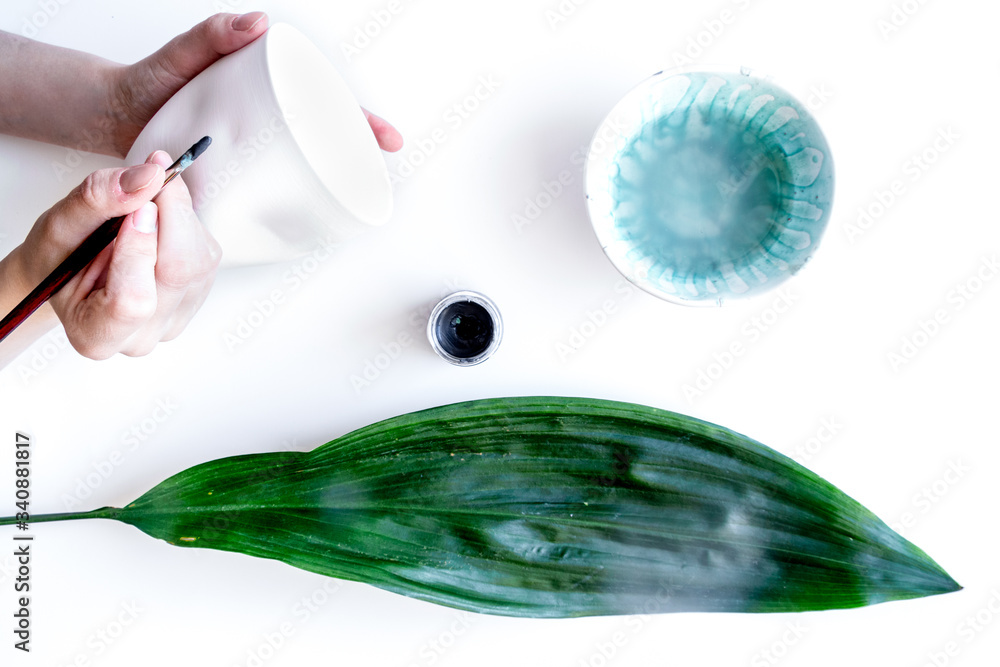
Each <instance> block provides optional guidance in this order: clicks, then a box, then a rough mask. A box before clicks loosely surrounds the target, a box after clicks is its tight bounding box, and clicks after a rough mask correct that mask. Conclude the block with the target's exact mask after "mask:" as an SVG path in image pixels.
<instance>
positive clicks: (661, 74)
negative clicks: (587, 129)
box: [583, 63, 835, 307]
mask: <svg viewBox="0 0 1000 667" xmlns="http://www.w3.org/2000/svg"><path fill="white" fill-rule="evenodd" d="M694 73H698V74H716V73H717V74H729V75H737V76H745V77H747V79H753V80H755V81H758V82H763V83H766V84H767V85H768V86H770V87H772V88H775V89H777V90H779V91H780V92H782V93H783V94H784V95H785V96H786V97H787V99H790V100H794V101H795V102H796V103H797V104H798V105H799V107H800V108H801V109H802V110H803V111H804V112H805V113H806V114H807V115H806V116H805V120H806V121H807V122H808V123H809V124H810V126H811V129H812V130H814V131H815V132H816V134H817V135H818V136H819V138H820V139H821V140H822V144H823V146H824V147H825V148H826V149H827V151H826V154H825V159H826V160H830V163H831V171H832V170H833V167H832V159H831V157H830V151H829V142H828V141H827V139H826V135H825V134H824V133H823V130H822V127H821V126H820V124H819V122H818V121H817V120H816V118H815V116H813V115H812V113H811V111H810V110H809V109H808V108H807V107H806V106H805V105H804V104H803V103H802V102H801V101H800V100H799V98H798V97H796V96H795V95H793V94H792V93H790V92H789V91H788V90H787V89H786V88H784V87H783V86H781V85H780V84H778V83H776V82H775V81H774V79H773V77H772V76H771V75H770V74H767V73H764V72H761V71H759V70H757V69H755V68H751V67H748V66H746V65H732V64H716V63H690V64H685V65H680V66H675V67H669V68H664V69H661V70H659V71H657V72H656V73H655V74H652V75H650V76H648V77H646V78H645V79H643V80H641V81H639V82H638V83H637V84H636V85H634V86H632V87H631V88H630V89H629V90H628V91H627V92H626V93H625V94H624V95H623V96H622V97H621V98H620V99H619V100H618V101H617V102H616V103H615V105H614V106H613V107H612V108H611V110H610V111H609V112H608V113H607V114H606V115H605V116H604V118H603V119H602V120H601V122H600V124H598V126H597V129H596V130H595V131H594V134H593V136H592V138H591V140H590V143H589V144H588V147H587V154H586V159H585V160H584V167H583V189H584V199H585V200H586V207H587V214H588V217H589V218H590V224H591V228H592V229H593V230H594V233H595V235H596V236H597V239H598V242H599V243H600V245H601V251H602V252H604V254H605V256H606V257H607V258H608V259H609V260H610V261H611V263H612V264H613V265H614V267H615V269H616V270H617V271H618V272H619V273H620V274H621V275H622V276H624V277H625V278H626V279H627V280H628V281H629V282H630V283H631V284H633V285H635V286H636V287H637V288H639V289H640V290H642V291H643V292H646V293H647V294H651V295H653V296H655V297H657V298H659V299H662V300H664V301H667V302H669V303H674V304H678V305H683V306H692V307H718V306H722V305H723V303H724V302H728V301H745V300H747V299H752V298H754V297H757V296H761V295H763V294H766V293H767V292H770V291H771V290H772V289H774V288H776V287H778V286H779V285H780V284H781V283H783V282H784V281H785V280H787V279H788V278H790V277H791V276H792V275H794V274H795V273H797V272H798V271H799V270H801V268H802V267H804V266H805V264H806V263H808V261H809V260H810V259H811V257H812V256H813V254H815V252H816V249H817V247H818V245H819V243H820V240H821V237H822V236H823V234H822V233H821V234H820V235H819V237H818V238H817V239H816V241H815V242H813V243H812V244H811V245H810V247H809V248H807V249H806V251H805V252H804V253H803V260H802V263H801V265H800V266H799V267H798V268H796V270H795V271H790V272H787V273H786V274H785V275H783V276H781V277H779V278H776V279H772V280H769V281H768V283H767V287H765V288H763V289H757V290H753V289H751V290H749V291H748V292H747V293H730V294H727V295H724V296H718V297H714V298H712V297H701V298H699V297H690V298H685V297H684V296H682V295H679V294H675V293H670V292H667V291H665V290H662V289H660V288H658V287H656V286H655V285H653V284H651V283H650V282H649V281H648V280H647V277H648V275H647V270H646V269H645V267H640V266H637V265H636V264H635V263H633V262H630V261H629V260H627V259H626V258H625V257H621V256H616V254H614V253H613V251H612V250H610V249H609V246H611V245H612V239H611V238H610V237H609V236H608V235H609V233H610V230H609V228H608V225H607V223H606V222H605V221H604V219H605V218H606V217H607V216H605V215H604V213H603V212H600V211H596V210H595V204H594V199H593V197H592V196H591V188H592V187H593V182H592V178H593V176H592V171H593V170H594V169H596V161H597V159H598V158H599V157H601V156H603V155H604V154H605V151H606V150H607V149H606V148H602V150H600V151H598V150H596V146H597V145H598V143H599V142H602V143H605V144H606V143H607V142H606V140H605V139H604V138H603V135H605V134H606V132H607V129H608V128H609V127H611V128H612V129H613V128H614V126H615V124H616V121H617V119H618V116H619V115H620V114H621V113H622V109H624V108H627V107H629V106H630V105H632V104H634V102H635V98H636V97H638V96H639V95H640V94H641V93H642V92H644V91H645V90H646V89H647V88H649V87H650V86H652V85H653V84H654V83H655V82H657V81H662V80H666V79H669V78H672V77H675V76H683V75H685V74H694ZM628 136H632V134H629V135H628ZM833 176H834V174H832V173H831V190H830V198H829V201H828V202H827V206H826V209H825V211H824V216H823V218H822V219H821V224H820V230H821V232H823V231H825V228H826V226H827V224H828V222H829V219H830V216H831V210H832V205H833V191H834V190H833V186H834V183H835V181H834V179H833ZM602 224H603V226H602Z"/></svg>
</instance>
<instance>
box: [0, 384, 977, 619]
mask: <svg viewBox="0 0 1000 667" xmlns="http://www.w3.org/2000/svg"><path fill="white" fill-rule="evenodd" d="M71 518H109V519H117V520H118V521H123V522H125V523H128V524H131V525H133V526H135V527H137V528H139V529H140V530H142V531H143V532H145V533H148V534H149V535H152V536H153V537H156V538H159V539H162V540H166V541H167V542H169V543H171V544H175V545H177V546H185V547H200V548H210V549H222V550H226V551H236V552H240V553H244V554H249V555H251V556H257V557H261V558H274V559H277V560H281V561H284V562H286V563H289V564H290V565H294V566H296V567H299V568H303V569H305V570H310V571H312V572H317V573H320V574H324V575H328V576H332V577H339V578H342V579H350V580H355V581H362V582H366V583H369V584H373V585H375V586H379V587H381V588H384V589H386V590H390V591H394V592H396V593H401V594H403V595H408V596H411V597H414V598H419V599H421V600H428V601H431V602H435V603H438V604H443V605H448V606H451V607H457V608H460V609H467V610H471V611H477V612H485V613H491V614H503V615H510V616H532V617H570V616H587V615H600V614H631V613H658V612H672V611H728V612H788V611H806V610H816V609H833V608H844V607H858V606H861V605H866V604H873V603H876V602H884V601H887V600H902V599H907V598H915V597H921V596H926V595H935V594H939V593H947V592H950V591H955V590H958V589H959V588H960V587H959V586H958V585H957V584H956V583H955V581H954V580H953V579H952V578H951V577H949V576H948V574H947V573H946V572H945V571H944V570H942V569H941V568H940V567H939V566H938V565H937V564H936V563H935V562H934V561H933V560H931V559H930V558H929V557H928V556H927V555H926V554H924V552H923V551H921V550H920V549H918V548H917V547H916V546H914V545H913V544H911V543H910V542H908V541H906V540H905V539H903V538H902V537H901V536H899V535H898V534H896V533H895V532H893V531H892V530H891V529H890V528H889V527H888V526H886V525H885V523H883V522H882V521H880V520H879V519H878V518H877V517H876V516H875V515H873V514H872V513H871V512H869V511H868V510H866V509H865V508H864V507H862V506H861V505H860V504H858V503H857V502H856V501H854V500H852V499H851V498H849V497H848V496H846V495H845V494H844V493H843V492H841V491H840V490H839V489H837V488H836V487H834V486H833V485H831V484H829V483H828V482H826V481H824V480H823V479H821V478H820V477H818V476H817V475H815V474H813V473H811V472H810V471H808V470H806V469H805V468H803V467H802V466H800V465H799V464H797V463H795V462H794V461H792V460H791V459H789V458H787V457H785V456H782V455H781V454H778V453H777V452H775V451H773V450H771V449H769V448H767V447H765V446H764V445H761V444H760V443H757V442H755V441H753V440H750V439H749V438H746V437H744V436H742V435H739V434H737V433H734V432H732V431H730V430H727V429H725V428H722V427H720V426H716V425H714V424H709V423H707V422H703V421H700V420H696V419H692V418H690V417H686V416H683V415H678V414H675V413H671V412H666V411H663V410H657V409H654V408H649V407H644V406H639V405H632V404H628V403H616V402H610V401H603V400H595V399H580V398H545V397H540V398H501V399H488V400H479V401H471V402H467V403H458V404H454V405H448V406H443V407H439V408H433V409H430V410H424V411H421V412H416V413H412V414H408V415H403V416H399V417H395V418H392V419H388V420H385V421H382V422H379V423H377V424H374V425H372V426H368V427H366V428H362V429H359V430H357V431H355V432H353V433H349V434H347V435H345V436H343V437H341V438H338V439H337V440H334V441H332V442H329V443H327V444H325V445H323V446H321V447H318V448H317V449H315V450H313V451H312V452H279V453H273V454H251V455H247V456H237V457H232V458H227V459H220V460H217V461H211V462H208V463H204V464H201V465H197V466H194V467H192V468H190V469H188V470H186V471H184V472H182V473H180V474H178V475H175V476H173V477H171V478H170V479H168V480H166V481H164V482H163V483H161V484H159V485H158V486H156V487H155V488H154V489H152V490H151V491H149V492H148V493H146V494H145V495H143V496H142V497H141V498H139V499H138V500H136V501H135V502H134V503H131V504H130V505H128V506H127V507H125V508H122V509H115V508H103V509H100V510H95V511H93V512H87V513H82V514H59V515H46V516H42V517H34V519H33V521H45V520H63V519H71ZM12 522H13V521H12V520H3V521H0V523H12Z"/></svg>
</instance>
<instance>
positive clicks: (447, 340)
mask: <svg viewBox="0 0 1000 667" xmlns="http://www.w3.org/2000/svg"><path fill="white" fill-rule="evenodd" d="M502 336H503V322H502V321H501V319H500V311H499V310H498V309H497V306H496V304H495V303H493V301H492V300H490V299H489V297H486V296H484V295H482V294H480V293H479V292H471V291H461V292H455V293H453V294H449V295H448V296H446V297H445V298H443V299H441V301H439V302H438V304H437V305H436V306H434V310H432V311H431V317H430V320H429V321H428V322H427V338H428V339H429V340H430V342H431V347H433V348H434V351H435V352H437V353H438V355H439V356H440V357H441V358H442V359H444V360H445V361H447V362H449V363H452V364H455V365H456V366H475V365H476V364H479V363H482V362H484V361H486V359H488V358H489V357H490V355H492V354H493V353H494V352H495V351H496V349H497V347H498V346H499V345H500V339H501V337H502Z"/></svg>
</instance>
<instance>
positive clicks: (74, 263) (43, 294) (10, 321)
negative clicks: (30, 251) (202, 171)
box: [0, 137, 212, 341]
mask: <svg viewBox="0 0 1000 667" xmlns="http://www.w3.org/2000/svg"><path fill="white" fill-rule="evenodd" d="M211 143H212V137H202V138H201V139H199V140H198V142H197V143H196V144H195V145H194V146H192V147H191V148H189V149H188V150H187V152H186V153H184V155H181V156H180V157H179V158H177V161H176V162H174V163H173V164H172V165H170V166H169V167H167V169H166V171H165V173H166V178H164V179H163V186H162V187H161V188H160V190H162V189H163V188H164V187H166V186H167V183H169V182H170V181H172V180H174V179H175V178H177V177H178V176H179V175H180V173H181V172H182V171H184V170H185V169H187V168H188V167H190V166H191V163H192V162H194V161H195V158H197V157H198V156H199V155H201V154H202V153H204V152H205V149H206V148H208V145H209V144H211ZM125 217H126V216H124V215H122V216H119V217H117V218H111V219H110V220H107V221H105V222H104V224H102V225H101V226H100V227H98V228H97V229H95V230H94V231H93V232H92V233H91V234H90V236H88V237H87V238H86V239H85V240H84V241H83V243H81V244H80V247H78V248H77V249H76V250H74V251H73V252H72V253H70V255H69V257H67V258H66V259H64V260H63V261H62V263H61V264H59V266H57V267H56V268H55V269H53V270H52V273H50V274H49V275H48V276H46V277H45V280H43V281H42V282H41V283H40V284H39V285H38V287H36V288H35V289H33V290H32V291H31V293H30V294H28V296H26V297H24V299H22V301H21V303H19V304H17V305H16V306H15V307H14V309H13V310H11V311H10V312H9V313H8V314H7V316H6V317H4V318H3V319H2V320H0V341H3V339H4V338H6V337H7V336H9V335H10V334H11V332H12V331H14V329H16V328H17V327H18V326H19V325H20V324H21V323H22V322H24V321H25V320H26V319H28V317H29V316H30V315H31V314H32V313H33V312H35V311H36V310H38V308H39V307H40V306H41V305H42V304H43V303H45V302H46V301H48V300H49V299H50V298H51V297H52V295H53V294H55V293H56V292H58V291H59V290H61V289H62V288H63V286H64V285H65V284H66V283H68V282H69V281H70V279H72V278H73V276H75V275H76V274H78V273H79V272H80V271H82V270H83V269H84V268H85V267H86V266H87V265H88V264H90V263H91V262H92V261H94V260H95V259H96V258H97V256H98V255H99V254H101V251H102V250H104V249H105V248H107V247H108V245H110V243H111V242H112V241H114V240H115V238H116V237H117V236H118V230H120V229H121V227H122V222H124V221H125Z"/></svg>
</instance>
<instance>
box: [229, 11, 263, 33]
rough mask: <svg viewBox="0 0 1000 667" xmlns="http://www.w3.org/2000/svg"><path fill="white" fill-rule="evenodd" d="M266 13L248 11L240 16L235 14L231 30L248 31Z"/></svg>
mask: <svg viewBox="0 0 1000 667" xmlns="http://www.w3.org/2000/svg"><path fill="white" fill-rule="evenodd" d="M265 16H266V14H265V13H264V12H249V13H247V14H243V15H242V16H237V17H236V18H234V19H233V30H237V31H239V32H250V31H251V30H253V27H254V26H255V25H257V24H258V23H260V20H261V19H262V18H264V17H265Z"/></svg>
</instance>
